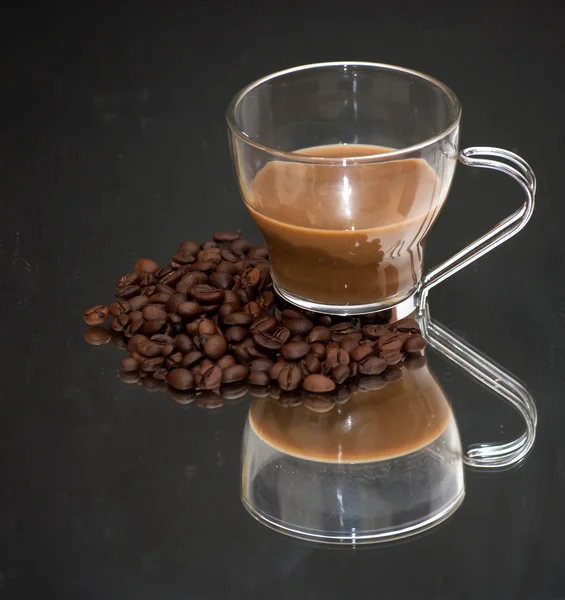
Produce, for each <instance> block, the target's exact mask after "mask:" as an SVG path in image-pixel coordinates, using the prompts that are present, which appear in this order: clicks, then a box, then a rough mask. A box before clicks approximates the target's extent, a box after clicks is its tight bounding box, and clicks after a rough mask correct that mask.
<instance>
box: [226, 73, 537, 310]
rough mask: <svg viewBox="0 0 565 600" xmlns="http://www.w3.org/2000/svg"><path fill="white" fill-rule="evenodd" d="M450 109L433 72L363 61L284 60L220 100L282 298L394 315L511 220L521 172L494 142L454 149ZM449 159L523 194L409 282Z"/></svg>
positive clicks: (525, 214)
mask: <svg viewBox="0 0 565 600" xmlns="http://www.w3.org/2000/svg"><path fill="white" fill-rule="evenodd" d="M460 117H461V106H460V104H459V101H458V99H457V98H456V96H455V95H454V94H453V92H452V91H451V90H449V88H447V87H446V86H445V85H443V84H442V83H440V82H439V81H437V80H435V79H432V78H431V77H428V76H427V75H423V74H421V73H417V72H415V71H410V70H407V69H402V68H399V67H392V66H389V65H380V64H373V63H324V64H315V65H307V66H303V67H296V68H294V69H289V70H287V71H281V72H279V73H275V74H273V75H269V76H267V77H265V78H263V79H260V80H258V81H256V82H254V83H252V84H251V85H249V86H248V87H246V88H245V89H244V90H242V91H241V92H240V93H239V94H238V95H237V96H236V97H235V98H234V100H233V101H232V104H231V106H230V108H229V110H228V123H229V127H230V133H231V144H232V150H233V154H234V160H235V166H236V171H237V175H238V179H239V183H240V187H241V190H242V193H243V197H244V200H245V203H246V205H247V207H248V208H249V210H250V212H251V215H252V216H253V218H254V220H255V222H256V223H257V225H258V227H259V229H260V230H261V232H262V233H263V236H264V237H265V240H266V242H267V244H268V247H269V252H270V263H271V272H272V276H273V281H274V282H275V285H276V287H277V290H278V291H279V293H280V294H281V295H282V296H283V297H284V298H285V299H286V300H288V301H290V302H291V303H293V304H296V305H298V306H301V307H302V308H306V309H311V310H317V311H321V312H325V313H332V314H362V313H368V312H375V311H381V310H388V309H390V308H394V314H393V315H392V317H391V318H396V319H398V318H402V317H404V316H406V315H407V314H409V313H410V312H412V310H413V309H414V307H415V306H416V305H417V304H418V302H419V295H421V294H422V293H424V294H425V291H426V290H427V289H429V288H430V287H431V286H432V285H434V284H436V283H438V282H439V281H441V280H442V279H445V278H446V277H448V276H449V275H451V274H452V273H453V272H455V271H457V270H459V269H460V268H462V267H463V266H465V265H466V264H468V263H469V262H471V261H472V260H474V259H475V258H477V257H479V256H481V255H482V254H484V253H485V252H487V251H488V250H489V249H491V248H492V247H494V246H496V245H498V244H499V243H501V242H502V241H504V240H505V239H506V238H507V237H509V236H510V235H512V234H514V233H516V232H517V231H518V230H519V229H520V228H521V227H523V226H524V225H525V223H526V222H527V221H528V219H529V217H530V215H531V212H532V210H533V198H534V193H535V180H534V176H533V173H532V171H531V169H530V168H529V166H528V165H527V164H526V163H525V162H524V161H523V160H522V159H521V158H519V157H518V156H516V155H514V154H512V153H510V152H507V151H504V150H499V149H496V148H469V149H467V150H464V151H463V152H462V153H461V154H459V152H458V135H459V121H460ZM478 156H482V158H478ZM485 157H488V158H485ZM497 157H498V158H503V159H505V160H506V161H508V162H510V163H511V165H508V164H505V163H503V162H501V161H498V160H495V159H496V158H497ZM458 159H459V160H460V161H461V162H462V163H464V164H468V165H471V166H478V167H485V168H491V169H497V170H501V171H503V172H505V173H507V174H508V175H511V176H512V177H513V178H515V179H516V180H517V181H518V182H519V183H520V184H521V185H522V186H523V188H524V190H525V192H526V196H527V200H526V202H525V204H524V205H523V206H522V207H521V209H520V210H518V211H517V212H515V213H514V214H513V215H511V216H510V217H508V218H507V219H505V220H504V221H502V222H501V223H500V224H499V225H498V226H497V227H495V228H494V229H493V230H491V231H489V232H488V233H487V234H485V235H484V236H482V237H481V238H479V239H477V240H475V241H474V242H472V243H471V244H470V245H469V246H467V247H466V248H465V249H463V250H461V251H459V252H458V253H457V254H455V255H454V256H452V257H451V258H450V259H448V260H447V261H445V262H444V263H442V264H441V265H440V266H438V267H436V268H435V269H434V270H433V271H432V272H430V273H429V274H428V275H427V276H425V277H423V276H422V269H423V243H424V241H425V237H426V235H427V233H428V231H429V229H430V227H431V226H432V224H433V223H434V221H435V220H436V218H437V216H438V214H439V212H440V210H441V208H442V205H443V203H444V202H445V199H446V197H447V193H448V191H449V187H450V185H451V180H452V178H453V174H454V170H455V165H456V163H457V161H458Z"/></svg>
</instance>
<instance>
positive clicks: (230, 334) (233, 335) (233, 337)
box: [224, 325, 247, 344]
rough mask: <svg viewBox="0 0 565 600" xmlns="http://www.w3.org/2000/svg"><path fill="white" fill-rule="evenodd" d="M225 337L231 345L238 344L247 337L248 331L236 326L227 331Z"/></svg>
mask: <svg viewBox="0 0 565 600" xmlns="http://www.w3.org/2000/svg"><path fill="white" fill-rule="evenodd" d="M224 335H225V336H226V340H227V341H228V342H229V343H230V344H237V343H239V342H241V341H243V340H244V339H245V338H246V337H247V329H245V327H241V325H234V326H233V327H229V328H228V329H226V331H225V333H224Z"/></svg>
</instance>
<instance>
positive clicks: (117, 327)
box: [110, 313, 129, 331]
mask: <svg viewBox="0 0 565 600" xmlns="http://www.w3.org/2000/svg"><path fill="white" fill-rule="evenodd" d="M128 323H129V317H128V316H127V315H126V314H125V313H122V314H121V315H120V316H119V317H116V318H115V319H114V320H113V321H112V322H111V323H110V327H111V328H112V329H113V330H114V331H123V330H124V329H125V328H126V327H127V325H128Z"/></svg>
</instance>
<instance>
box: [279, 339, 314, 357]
mask: <svg viewBox="0 0 565 600" xmlns="http://www.w3.org/2000/svg"><path fill="white" fill-rule="evenodd" d="M309 352H310V344H308V342H289V343H288V344H285V345H284V346H283V347H282V348H281V354H282V356H283V358H284V359H286V360H299V359H300V358H302V357H304V356H306V355H307V354H308V353H309Z"/></svg>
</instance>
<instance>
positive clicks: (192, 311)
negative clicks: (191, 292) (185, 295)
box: [177, 300, 202, 319]
mask: <svg viewBox="0 0 565 600" xmlns="http://www.w3.org/2000/svg"><path fill="white" fill-rule="evenodd" d="M201 313H202V307H201V306H200V304H198V302H194V301H193V300H190V301H188V302H182V303H181V304H179V305H178V306H177V314H178V315H180V316H181V317H184V318H185V319H194V318H196V317H197V316H198V315H200V314H201Z"/></svg>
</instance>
